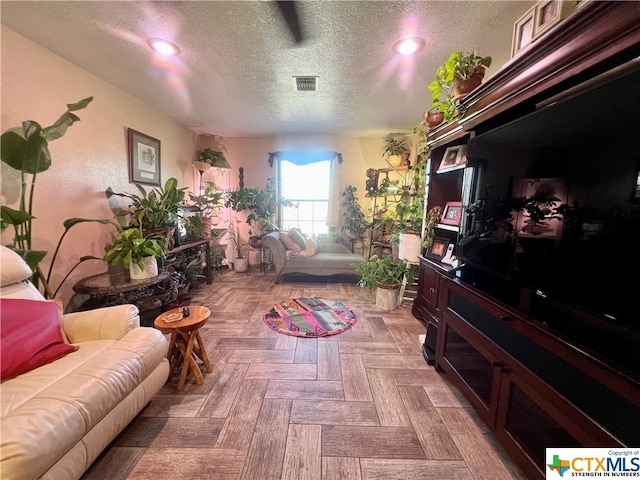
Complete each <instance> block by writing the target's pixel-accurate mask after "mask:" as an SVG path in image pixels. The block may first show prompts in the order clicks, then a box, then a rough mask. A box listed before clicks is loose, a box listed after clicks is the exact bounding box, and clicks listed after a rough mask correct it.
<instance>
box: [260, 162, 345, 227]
mask: <svg viewBox="0 0 640 480" xmlns="http://www.w3.org/2000/svg"><path fill="white" fill-rule="evenodd" d="M275 160H286V161H288V162H291V163H293V164H295V165H308V164H310V163H315V162H324V161H326V160H331V182H330V185H329V207H328V208H329V210H328V211H327V226H328V227H329V228H330V229H331V228H337V227H338V226H339V225H340V164H342V154H341V153H339V152H330V151H320V152H300V151H283V152H269V165H270V166H271V167H272V168H273V163H274V161H275ZM276 163H277V162H276ZM276 169H277V167H276Z"/></svg>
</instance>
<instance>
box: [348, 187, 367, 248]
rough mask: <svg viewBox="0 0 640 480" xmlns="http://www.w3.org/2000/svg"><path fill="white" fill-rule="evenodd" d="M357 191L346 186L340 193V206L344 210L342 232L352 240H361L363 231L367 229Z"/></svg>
mask: <svg viewBox="0 0 640 480" xmlns="http://www.w3.org/2000/svg"><path fill="white" fill-rule="evenodd" d="M357 190H358V189H357V188H356V187H354V186H353V185H347V187H346V188H345V189H344V192H342V206H343V207H344V209H345V211H344V213H343V216H344V221H343V222H342V231H343V232H345V233H346V234H347V235H348V236H349V237H351V238H353V239H356V238H362V235H363V234H364V232H365V230H366V229H367V228H368V227H369V223H368V222H367V221H366V220H365V216H364V213H363V212H362V208H361V207H360V202H359V201H358V195H357V194H356V191H357Z"/></svg>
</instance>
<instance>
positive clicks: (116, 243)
mask: <svg viewBox="0 0 640 480" xmlns="http://www.w3.org/2000/svg"><path fill="white" fill-rule="evenodd" d="M163 242H164V237H162V236H161V235H158V234H150V235H148V236H144V234H143V233H142V229H140V228H139V227H134V228H128V229H126V230H123V231H122V232H121V233H120V235H119V236H118V237H116V238H115V239H114V240H113V242H112V243H111V246H110V248H109V249H108V250H107V252H106V253H105V256H104V259H105V260H106V261H107V262H109V263H110V264H111V265H118V264H120V263H122V265H124V267H125V268H126V269H128V270H129V275H130V277H131V278H132V279H134V280H141V279H145V278H151V277H155V276H157V275H158V262H157V259H158V258H162V257H164V255H165V249H164V248H163Z"/></svg>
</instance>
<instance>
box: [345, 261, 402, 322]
mask: <svg viewBox="0 0 640 480" xmlns="http://www.w3.org/2000/svg"><path fill="white" fill-rule="evenodd" d="M352 265H353V267H354V268H355V269H356V272H358V273H359V274H360V275H361V276H362V278H361V280H360V283H359V285H360V286H361V287H363V288H367V289H369V290H373V289H374V288H375V289H376V307H378V308H380V309H382V310H395V309H396V308H397V307H398V304H399V303H400V287H401V285H402V283H403V282H404V281H405V279H406V282H407V283H413V278H414V273H413V269H412V268H411V266H410V265H409V264H407V261H406V260H400V261H395V260H394V259H393V258H390V257H385V258H378V256H377V255H373V256H372V257H371V258H369V260H368V261H366V262H362V263H354V264H352Z"/></svg>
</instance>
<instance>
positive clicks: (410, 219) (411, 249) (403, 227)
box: [396, 192, 424, 264]
mask: <svg viewBox="0 0 640 480" xmlns="http://www.w3.org/2000/svg"><path fill="white" fill-rule="evenodd" d="M396 213H397V219H396V223H397V226H396V231H397V232H398V258H400V259H404V260H407V261H408V262H409V263H413V264H417V263H418V260H417V258H418V255H420V253H421V250H422V238H421V232H422V221H423V217H424V206H423V202H422V197H420V196H415V197H414V196H412V195H411V194H410V193H409V192H404V193H403V194H402V196H401V197H400V201H399V202H398V203H397V204H396Z"/></svg>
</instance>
